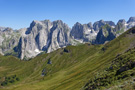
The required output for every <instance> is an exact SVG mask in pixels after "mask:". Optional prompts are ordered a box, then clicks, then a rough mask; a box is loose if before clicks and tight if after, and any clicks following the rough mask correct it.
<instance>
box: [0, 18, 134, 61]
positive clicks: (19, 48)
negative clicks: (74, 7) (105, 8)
mask: <svg viewBox="0 0 135 90" xmlns="http://www.w3.org/2000/svg"><path fill="white" fill-rule="evenodd" d="M134 26H135V17H131V18H130V19H129V20H128V22H126V21H125V20H124V19H121V20H119V21H118V23H117V24H116V25H115V23H114V22H112V21H104V20H100V21H97V22H95V23H94V24H92V23H91V22H90V23H88V24H81V23H79V22H77V23H76V24H74V26H73V27H72V29H70V28H69V27H68V25H67V24H65V23H63V22H62V21H61V20H57V21H53V22H51V21H49V20H44V21H36V20H34V21H32V23H31V24H30V27H29V28H22V29H20V30H17V31H15V30H12V29H11V28H7V27H0V53H1V54H4V55H10V54H11V55H12V54H13V53H14V54H15V56H18V57H19V58H20V59H24V58H25V59H27V58H31V57H35V56H36V55H38V54H39V53H41V52H43V51H45V52H47V53H50V52H52V51H54V50H56V49H58V48H61V47H65V46H67V45H77V44H79V43H86V42H91V43H93V44H103V43H105V42H106V41H110V40H113V39H114V38H115V37H117V36H119V35H120V34H122V33H123V32H125V31H126V30H127V29H129V28H131V27H134Z"/></svg>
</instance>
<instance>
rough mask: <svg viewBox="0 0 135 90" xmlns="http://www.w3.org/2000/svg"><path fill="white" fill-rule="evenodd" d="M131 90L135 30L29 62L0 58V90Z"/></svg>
mask: <svg viewBox="0 0 135 90" xmlns="http://www.w3.org/2000/svg"><path fill="white" fill-rule="evenodd" d="M95 89H99V90H100V89H101V90H104V89H109V90H119V89H120V90H121V89H122V90H133V89H135V28H134V27H133V28H131V29H129V30H127V31H126V32H125V33H123V34H122V35H120V36H119V37H117V38H115V39H114V40H112V41H110V42H108V43H106V44H101V45H95V44H91V43H86V44H79V45H77V46H72V45H69V46H67V47H65V48H60V49H58V50H56V51H53V52H51V53H41V54H39V55H38V56H36V57H35V58H32V59H29V60H28V61H25V60H20V59H18V58H16V57H14V56H2V55H0V90H95Z"/></svg>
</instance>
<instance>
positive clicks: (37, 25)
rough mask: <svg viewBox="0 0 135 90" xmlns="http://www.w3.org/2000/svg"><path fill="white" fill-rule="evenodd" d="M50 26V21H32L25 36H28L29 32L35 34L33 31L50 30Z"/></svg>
mask: <svg viewBox="0 0 135 90" xmlns="http://www.w3.org/2000/svg"><path fill="white" fill-rule="evenodd" d="M51 26H52V23H51V21H50V20H44V21H37V20H34V21H32V23H31V24H30V27H29V28H28V29H27V31H26V34H30V33H31V31H33V32H36V31H35V30H42V29H47V28H51Z"/></svg>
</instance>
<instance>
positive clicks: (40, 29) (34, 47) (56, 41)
mask: <svg viewBox="0 0 135 90" xmlns="http://www.w3.org/2000/svg"><path fill="white" fill-rule="evenodd" d="M69 31H70V28H69V27H68V26H67V25H66V24H65V23H63V22H62V21H61V20H58V21H54V22H50V21H49V20H45V21H33V22H32V23H31V25H30V27H29V28H28V29H27V30H26V32H25V35H24V36H22V37H21V38H20V41H19V44H18V52H19V57H20V58H21V59H23V58H24V57H27V58H31V57H34V56H36V55H38V54H39V53H41V52H42V51H46V52H47V53H50V52H52V51H54V50H56V49H58V48H61V47H64V46H67V45H68V44H69V42H68V41H69Z"/></svg>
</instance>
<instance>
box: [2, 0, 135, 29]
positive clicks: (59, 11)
mask: <svg viewBox="0 0 135 90" xmlns="http://www.w3.org/2000/svg"><path fill="white" fill-rule="evenodd" d="M134 4H135V0H0V26H4V27H11V28H13V29H19V28H24V27H29V25H30V23H31V22H32V21H33V20H45V19H49V20H51V21H54V20H59V19H60V20H62V21H63V22H65V23H67V24H68V25H69V26H70V27H72V26H73V25H74V24H75V23H76V22H80V23H82V24H84V23H88V22H92V23H93V22H95V21H98V20H100V19H103V20H112V21H114V22H115V23H117V21H118V20H119V19H125V20H126V21H127V20H128V19H129V17H131V16H135V5H134Z"/></svg>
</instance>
